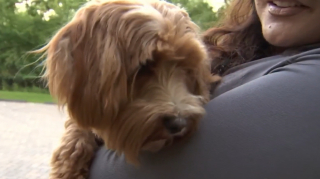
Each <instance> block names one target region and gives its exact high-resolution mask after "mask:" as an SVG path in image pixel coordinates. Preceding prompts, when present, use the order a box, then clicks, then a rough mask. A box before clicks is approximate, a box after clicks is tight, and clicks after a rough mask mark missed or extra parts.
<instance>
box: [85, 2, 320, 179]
mask: <svg viewBox="0 0 320 179" xmlns="http://www.w3.org/2000/svg"><path fill="white" fill-rule="evenodd" d="M319 20H320V1H318V0H317V1H316V0H277V1H270V0H252V1H251V0H234V1H233V3H232V4H231V5H230V7H229V9H228V11H227V16H226V18H225V19H224V20H223V21H222V25H221V26H220V27H218V28H212V29H209V30H208V31H207V32H206V33H205V38H204V40H205V42H206V44H207V45H208V47H209V50H210V52H211V55H212V58H214V61H215V63H214V64H213V67H214V70H215V72H219V73H220V74H222V75H223V82H222V84H221V85H220V86H219V88H218V89H217V90H216V91H215V92H214V98H213V100H212V101H211V102H210V103H209V104H208V105H207V106H206V110H207V116H206V117H205V118H204V119H203V120H202V124H201V126H200V130H199V131H198V132H197V134H196V135H195V136H194V137H193V138H192V139H191V141H190V142H188V143H186V144H182V145H181V146H177V147H175V148H173V149H170V150H165V151H162V152H160V153H159V154H156V155H143V156H142V163H143V165H141V167H140V168H139V169H136V168H134V167H133V166H131V165H129V164H126V162H125V160H124V158H123V157H117V155H116V154H114V153H113V152H111V151H108V150H105V149H104V148H101V149H100V150H99V151H98V152H97V156H96V158H95V160H94V161H93V165H92V168H91V176H90V179H103V178H112V179H180V178H181V179H197V178H199V179H229V178H230V179H235V178H236V179H242V178H244V179H251V178H252V179H257V178H272V179H275V178H281V179H285V178H290V179H294V178H300V179H302V178H308V179H313V178H315V179H316V178H317V179H319V178H320V170H319V167H320V166H319V165H320V140H319V138H320V130H319V129H320V23H319V22H320V21H319ZM317 43H319V44H317Z"/></svg>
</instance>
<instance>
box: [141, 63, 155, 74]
mask: <svg viewBox="0 0 320 179" xmlns="http://www.w3.org/2000/svg"><path fill="white" fill-rule="evenodd" d="M154 66H155V64H154V62H152V60H147V63H145V64H141V66H140V70H139V74H150V73H152V70H153V68H154Z"/></svg>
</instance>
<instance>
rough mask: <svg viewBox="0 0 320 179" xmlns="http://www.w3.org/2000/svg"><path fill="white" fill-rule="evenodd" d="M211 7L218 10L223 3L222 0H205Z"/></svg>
mask: <svg viewBox="0 0 320 179" xmlns="http://www.w3.org/2000/svg"><path fill="white" fill-rule="evenodd" d="M206 1H207V2H208V3H209V4H210V5H211V6H212V7H213V10H214V11H216V10H218V9H219V8H220V7H221V6H222V5H223V4H224V0H206Z"/></svg>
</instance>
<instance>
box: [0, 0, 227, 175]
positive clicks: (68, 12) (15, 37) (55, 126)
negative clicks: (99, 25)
mask: <svg viewBox="0 0 320 179" xmlns="http://www.w3.org/2000/svg"><path fill="white" fill-rule="evenodd" d="M85 2H86V0H0V131H1V134H0V140H1V142H0V179H20V178H21V179H23V178H29V179H33V178H41V179H42V178H43V179H45V178H47V177H48V175H47V174H48V172H49V162H50V156H51V153H52V150H53V149H54V148H55V147H56V145H57V143H58V142H59V137H60V135H61V133H62V132H63V121H64V120H65V118H66V115H65V113H63V111H58V109H57V107H56V106H55V105H52V104H53V100H52V98H51V96H50V94H49V93H48V89H47V88H46V87H45V85H44V83H43V82H42V81H41V80H40V78H39V76H40V75H41V70H42V64H41V61H37V59H38V58H39V56H34V55H30V54H27V52H28V51H31V50H35V49H38V48H40V47H42V46H43V45H44V44H45V43H46V42H48V40H49V39H50V37H51V36H52V35H53V34H54V33H55V32H56V31H57V30H58V29H59V28H61V27H62V26H63V25H64V24H65V23H66V22H67V21H68V20H70V19H71V18H72V16H73V14H74V13H75V11H76V10H77V9H78V8H79V7H80V6H81V5H82V4H83V3H85ZM170 2H172V3H174V4H177V5H179V6H182V7H184V8H185V9H186V10H187V11H188V12H189V14H190V16H191V18H192V19H193V20H194V21H195V22H196V23H197V24H198V25H199V26H200V27H201V28H202V29H203V30H205V29H207V28H209V27H212V26H215V25H216V24H217V22H218V21H219V18H221V15H222V14H223V11H224V9H225V7H226V6H227V5H228V3H229V2H230V0H207V1H206V0H170Z"/></svg>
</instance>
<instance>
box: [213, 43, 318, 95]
mask: <svg viewBox="0 0 320 179" xmlns="http://www.w3.org/2000/svg"><path fill="white" fill-rule="evenodd" d="M319 65H320V44H316V45H311V46H304V47H300V48H293V49H288V50H286V51H284V52H283V53H282V54H279V55H274V56H270V57H267V58H263V59H258V60H255V61H251V62H248V63H244V64H242V65H239V66H236V67H234V68H231V69H229V70H228V71H227V72H226V73H225V76H224V77H223V80H222V83H221V84H220V85H219V87H218V88H217V89H216V90H215V92H214V93H213V97H217V96H219V95H221V94H223V93H225V92H227V91H229V90H231V89H234V88H236V87H238V86H241V85H243V84H246V83H248V82H250V81H253V80H256V79H258V78H261V77H263V76H266V75H270V74H272V73H275V72H279V71H286V70H287V71H290V70H293V69H295V70H294V71H295V72H298V71H301V70H302V71H303V70H305V71H306V72H307V71H312V69H314V70H315V71H319V70H320V69H318V68H319ZM309 68H310V69H309ZM314 77H316V76H314Z"/></svg>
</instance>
